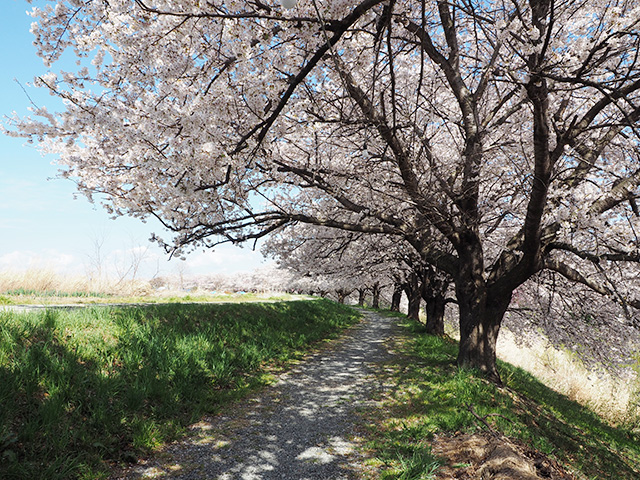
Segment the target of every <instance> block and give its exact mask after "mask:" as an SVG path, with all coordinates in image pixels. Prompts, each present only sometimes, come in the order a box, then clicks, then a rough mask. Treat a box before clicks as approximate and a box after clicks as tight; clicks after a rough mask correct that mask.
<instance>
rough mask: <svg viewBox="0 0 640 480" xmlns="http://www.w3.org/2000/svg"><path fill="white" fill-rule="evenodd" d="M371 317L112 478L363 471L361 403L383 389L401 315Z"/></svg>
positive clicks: (243, 479)
mask: <svg viewBox="0 0 640 480" xmlns="http://www.w3.org/2000/svg"><path fill="white" fill-rule="evenodd" d="M364 315H365V319H364V320H363V322H362V323H361V324H359V325H358V326H357V327H355V328H354V329H352V330H351V331H350V332H349V334H348V335H347V336H345V337H344V338H343V339H341V340H339V341H337V342H336V343H335V344H334V345H332V347H331V348H329V349H327V350H325V351H322V352H320V353H317V354H315V355H313V356H311V357H309V358H308V359H306V360H305V361H304V362H302V363H300V364H299V365H298V366H297V367H296V368H295V369H293V370H292V371H290V372H288V373H287V374H285V375H283V376H282V377H281V379H280V380H279V381H278V383H276V384H275V385H274V386H272V387H270V388H268V389H267V390H265V391H264V392H262V393H261V394H260V395H258V396H255V397H252V398H249V399H248V400H247V401H245V402H242V404H241V405H238V406H235V407H234V409H233V411H228V412H225V413H223V414H222V415H219V416H216V417H213V418H209V419H206V420H204V421H202V422H200V423H198V424H196V425H193V426H192V427H191V430H192V435H190V437H189V438H188V439H186V440H183V441H180V442H176V443H173V444H171V445H169V446H168V447H167V448H165V449H164V450H163V451H162V452H160V453H159V454H158V455H157V456H155V458H152V459H148V460H146V461H142V462H140V463H139V464H138V465H135V466H134V467H132V468H131V469H130V470H129V471H127V472H124V473H120V474H119V475H116V476H113V477H112V479H113V480H115V479H143V478H161V479H167V478H171V479H182V480H188V479H189V480H195V479H222V480H232V479H239V480H258V479H280V480H289V479H290V480H321V479H327V480H329V479H330V480H342V479H344V480H346V479H357V478H360V477H359V475H358V474H357V471H358V469H359V463H360V460H361V459H360V458H359V456H358V453H357V451H356V449H355V443H354V442H355V441H357V439H356V411H355V410H356V409H357V408H358V407H360V406H363V405H365V404H366V402H367V400H368V399H369V398H370V396H371V394H372V393H373V392H374V391H376V390H377V389H379V388H381V386H380V385H379V384H377V382H376V381H375V379H374V377H373V375H372V373H373V371H374V370H373V369H374V368H375V367H376V364H378V362H380V361H383V360H386V359H388V358H389V353H388V352H387V350H386V348H385V341H386V340H387V339H388V338H389V337H390V335H391V334H392V333H393V330H394V328H395V326H394V320H393V319H389V318H387V317H384V316H381V315H378V314H375V313H371V312H364Z"/></svg>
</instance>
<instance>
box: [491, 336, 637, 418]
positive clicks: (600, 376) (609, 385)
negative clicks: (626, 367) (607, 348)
mask: <svg viewBox="0 0 640 480" xmlns="http://www.w3.org/2000/svg"><path fill="white" fill-rule="evenodd" d="M498 357H499V358H500V359H501V360H504V361H506V362H509V363H511V364H512V365H515V366H517V367H520V368H522V369H524V370H526V371H528V372H529V373H531V374H532V375H534V376H535V377H536V378H538V380H540V381H541V382H543V383H544V384H545V385H547V386H548V387H551V388H553V389H554V390H555V391H557V392H560V393H562V394H564V395H566V396H567V397H569V398H570V399H571V400H575V401H576V402H578V403H580V404H582V405H585V406H588V407H589V408H591V409H592V410H594V411H595V412H597V413H598V414H599V415H600V416H602V417H603V418H606V419H607V420H608V421H609V422H611V423H613V424H616V425H620V424H628V423H630V422H631V423H634V422H638V419H639V418H640V405H639V404H638V394H639V393H640V392H638V388H639V387H640V385H639V379H638V377H637V375H636V374H634V373H633V372H632V371H627V372H624V373H621V374H620V375H619V376H616V377H614V376H613V375H612V374H610V373H609V372H606V371H604V370H601V371H593V370H589V369H587V368H586V367H585V366H584V364H583V363H582V362H581V361H580V360H579V359H578V358H576V357H575V355H573V354H572V353H571V352H570V351H563V350H558V349H556V348H553V347H551V346H549V345H548V344H547V343H546V342H545V340H544V338H538V339H536V340H534V341H532V342H530V343H529V344H528V345H524V344H521V345H519V344H518V342H516V340H515V337H514V335H513V333H511V332H510V331H509V330H507V329H502V330H501V332H500V338H499V340H498Z"/></svg>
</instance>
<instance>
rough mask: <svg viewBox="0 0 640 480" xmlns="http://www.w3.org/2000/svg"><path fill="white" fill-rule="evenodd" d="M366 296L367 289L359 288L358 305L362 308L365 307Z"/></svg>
mask: <svg viewBox="0 0 640 480" xmlns="http://www.w3.org/2000/svg"><path fill="white" fill-rule="evenodd" d="M366 294H367V289H366V288H359V289H358V305H359V306H360V307H364V298H365V295H366Z"/></svg>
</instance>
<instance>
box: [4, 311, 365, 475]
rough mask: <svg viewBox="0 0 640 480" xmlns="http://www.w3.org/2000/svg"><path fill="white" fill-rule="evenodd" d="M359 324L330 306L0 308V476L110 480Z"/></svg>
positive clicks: (348, 314) (350, 314) (343, 312)
mask: <svg viewBox="0 0 640 480" xmlns="http://www.w3.org/2000/svg"><path fill="white" fill-rule="evenodd" d="M356 321H357V316H356V314H355V313H354V311H353V310H350V309H348V308H346V307H343V306H340V305H337V304H335V303H333V302H329V301H325V300H316V301H307V302H280V303H252V304H239V305H199V304H190V305H184V304H183V305H179V304H174V305H160V306H149V307H144V308H142V307H122V308H97V307H96V308H90V309H82V310H71V311H66V310H47V311H44V312H39V313H31V314H15V313H9V312H0V460H1V461H0V478H2V479H5V478H7V479H9V478H17V479H33V478H42V479H45V478H46V479H48V480H57V479H60V480H62V479H74V478H83V479H90V478H91V479H96V478H105V475H106V473H105V472H106V471H107V468H106V463H105V462H126V461H129V460H131V459H134V458H135V456H136V454H137V452H140V451H143V450H149V449H153V448H156V447H158V446H159V445H162V444H163V443H165V442H167V441H169V440H171V439H173V438H176V437H177V436H178V435H180V433H181V432H183V429H184V428H185V425H188V424H189V423H191V422H193V421H195V420H196V419H198V418H200V417H201V416H202V415H204V414H208V413H213V412H216V411H217V410H218V409H220V408H223V407H224V405H225V404H226V402H228V401H230V400H233V399H234V398H237V397H238V396H241V395H243V394H246V393H247V392H249V391H251V390H252V389H255V388H257V387H259V386H261V385H265V384H266V383H268V382H269V381H271V378H272V376H271V374H270V371H272V370H273V368H274V367H277V366H278V365H283V364H286V363H287V362H289V361H291V360H292V359H295V358H297V357H299V356H300V355H301V354H302V353H303V352H304V351H305V350H307V349H308V348H309V346H310V345H311V344H313V343H314V342H317V341H318V340H321V339H323V338H327V337H331V336H334V335H336V334H337V332H338V331H339V330H340V329H343V328H344V327H347V326H349V325H352V324H353V323H355V322H356Z"/></svg>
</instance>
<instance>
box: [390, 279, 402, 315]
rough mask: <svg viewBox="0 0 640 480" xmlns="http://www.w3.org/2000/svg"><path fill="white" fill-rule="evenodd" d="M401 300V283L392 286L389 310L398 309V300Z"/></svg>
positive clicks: (397, 310) (394, 310) (396, 310)
mask: <svg viewBox="0 0 640 480" xmlns="http://www.w3.org/2000/svg"><path fill="white" fill-rule="evenodd" d="M401 300H402V285H398V284H396V285H394V286H393V294H392V295H391V311H392V312H399V311H400V301H401Z"/></svg>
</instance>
